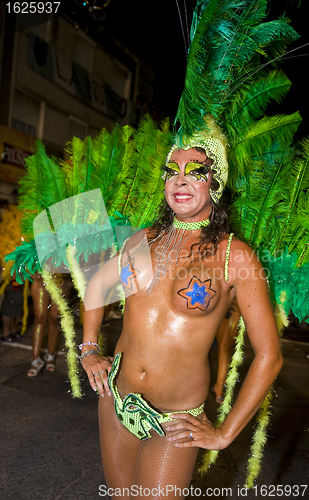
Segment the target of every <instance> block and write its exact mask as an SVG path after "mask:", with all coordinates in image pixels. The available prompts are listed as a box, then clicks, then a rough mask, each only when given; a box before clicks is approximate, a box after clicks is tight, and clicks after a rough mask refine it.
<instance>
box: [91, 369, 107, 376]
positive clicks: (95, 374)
mask: <svg viewBox="0 0 309 500" xmlns="http://www.w3.org/2000/svg"><path fill="white" fill-rule="evenodd" d="M103 372H105V370H101V371H100V372H98V373H94V374H93V376H94V377H96V376H97V375H101V373H103Z"/></svg>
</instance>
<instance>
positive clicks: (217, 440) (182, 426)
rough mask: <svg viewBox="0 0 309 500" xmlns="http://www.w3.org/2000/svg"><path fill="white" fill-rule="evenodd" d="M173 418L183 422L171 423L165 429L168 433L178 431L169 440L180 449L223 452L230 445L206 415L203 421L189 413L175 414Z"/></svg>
mask: <svg viewBox="0 0 309 500" xmlns="http://www.w3.org/2000/svg"><path fill="white" fill-rule="evenodd" d="M171 418H173V419H177V420H181V422H177V423H176V422H175V423H173V422H170V423H169V425H168V426H167V427H165V430H167V431H171V432H176V431H177V433H175V434H173V435H172V436H169V437H168V438H167V440H168V441H170V442H172V443H174V445H175V446H177V447H179V448H189V447H196V446H198V447H199V448H204V449H206V450H223V449H224V448H226V447H227V446H228V445H229V444H230V443H228V442H226V441H225V439H224V438H223V436H222V433H221V429H220V427H214V425H213V424H212V423H211V422H210V420H208V418H207V417H206V415H205V413H204V414H203V418H202V420H198V419H197V418H195V417H193V416H192V415H190V414H189V413H174V414H173V415H171Z"/></svg>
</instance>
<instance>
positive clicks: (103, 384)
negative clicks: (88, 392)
mask: <svg viewBox="0 0 309 500" xmlns="http://www.w3.org/2000/svg"><path fill="white" fill-rule="evenodd" d="M112 364H113V358H112V357H110V356H101V355H100V354H99V353H98V354H89V356H86V357H85V358H84V359H83V361H82V367H83V368H84V370H85V372H86V373H87V375H88V379H89V383H90V385H91V387H92V389H93V390H94V391H98V393H99V394H100V396H102V397H104V394H107V395H108V396H110V395H111V392H110V390H109V387H108V384H107V377H108V374H109V372H110V371H111V367H112Z"/></svg>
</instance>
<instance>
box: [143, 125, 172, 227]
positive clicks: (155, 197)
mask: <svg viewBox="0 0 309 500" xmlns="http://www.w3.org/2000/svg"><path fill="white" fill-rule="evenodd" d="M171 145H172V137H171V134H170V132H169V120H166V121H165V122H163V124H162V130H159V129H157V130H156V133H155V152H154V155H153V157H152V158H151V165H152V168H151V171H150V172H149V179H148V182H147V186H146V189H145V191H144V194H143V196H141V198H140V202H139V204H138V206H137V211H138V212H139V214H140V216H139V219H138V218H137V217H136V218H135V224H136V225H137V226H138V227H140V226H144V225H150V224H151V223H152V222H153V221H154V219H155V218H156V217H157V215H158V207H159V205H160V204H161V202H162V200H163V199H164V183H163V181H162V167H163V165H164V164H165V159H166V156H167V153H168V151H169V148H170V147H171Z"/></svg>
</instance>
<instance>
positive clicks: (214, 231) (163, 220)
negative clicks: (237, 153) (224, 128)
mask: <svg viewBox="0 0 309 500" xmlns="http://www.w3.org/2000/svg"><path fill="white" fill-rule="evenodd" d="M195 149H196V150H197V151H199V152H203V153H205V150H204V149H202V148H195ZM205 154H206V153H205ZM211 163H212V160H210V158H208V165H209V167H210V170H211ZM218 187H219V184H218V182H217V181H216V179H214V178H212V181H211V185H210V188H211V189H212V190H213V191H217V189H218ZM174 216H175V214H174V212H173V211H172V209H171V208H170V206H169V205H168V204H167V202H166V201H165V200H164V201H163V202H162V204H161V206H160V209H159V215H158V218H157V219H156V221H155V222H154V224H153V225H152V231H151V236H150V238H151V240H154V239H155V238H157V236H158V235H159V234H160V232H162V231H167V230H168V229H169V228H170V227H171V225H172V224H173V220H174ZM229 232H230V223H229V218H228V210H227V205H226V202H225V201H224V199H222V198H221V199H220V200H219V203H215V202H214V201H213V200H212V208H211V212H210V223H209V224H208V226H206V227H202V229H201V235H200V241H199V242H198V243H194V244H193V245H192V247H191V253H192V252H193V247H195V246H196V245H198V250H199V252H200V253H201V254H202V256H208V255H214V254H215V253H216V251H217V249H218V245H219V243H220V242H221V241H222V240H224V238H225V237H226V234H227V233H229Z"/></svg>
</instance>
